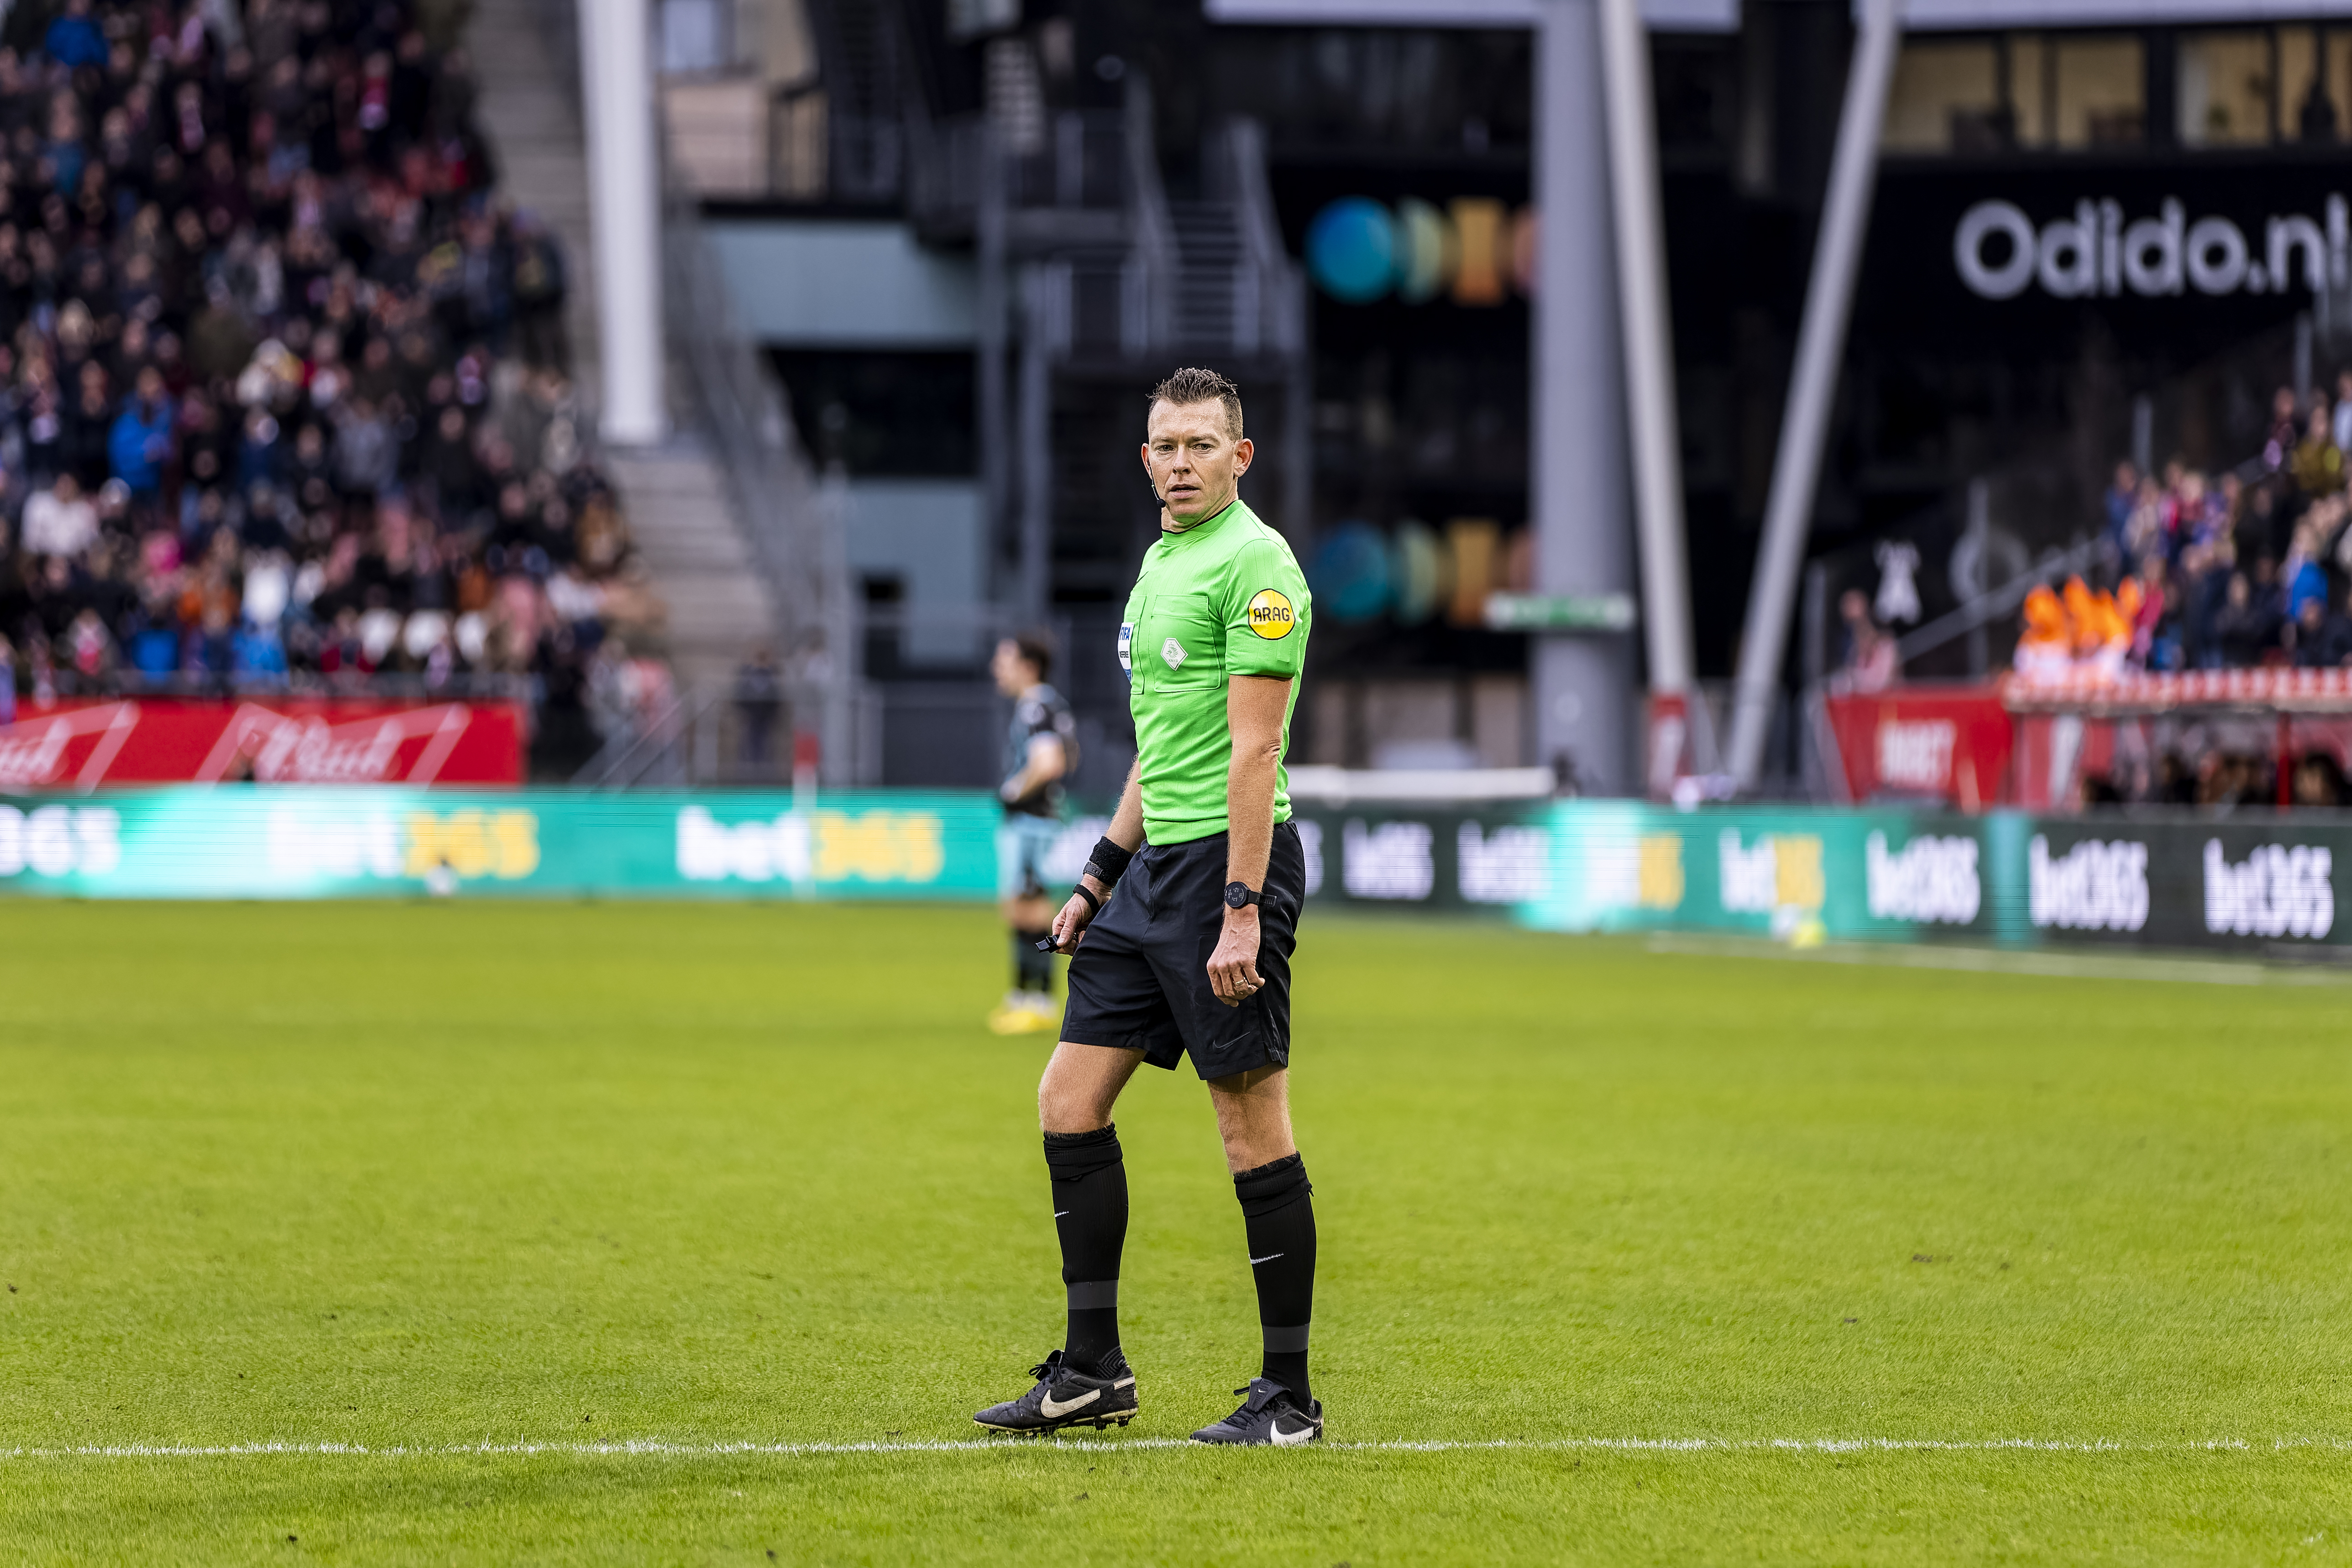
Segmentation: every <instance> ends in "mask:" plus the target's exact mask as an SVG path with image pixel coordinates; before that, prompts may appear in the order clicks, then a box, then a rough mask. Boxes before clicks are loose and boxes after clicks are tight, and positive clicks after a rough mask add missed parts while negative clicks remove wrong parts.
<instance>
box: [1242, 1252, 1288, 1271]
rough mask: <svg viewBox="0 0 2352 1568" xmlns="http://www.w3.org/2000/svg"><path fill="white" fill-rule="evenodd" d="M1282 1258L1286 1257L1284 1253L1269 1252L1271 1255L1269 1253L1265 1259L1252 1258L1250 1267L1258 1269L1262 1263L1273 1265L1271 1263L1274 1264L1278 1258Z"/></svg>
mask: <svg viewBox="0 0 2352 1568" xmlns="http://www.w3.org/2000/svg"><path fill="white" fill-rule="evenodd" d="M1282 1256H1284V1255H1283V1254H1282V1253H1279V1252H1269V1253H1267V1254H1266V1255H1265V1257H1264V1258H1251V1259H1250V1267H1251V1268H1256V1267H1257V1266H1258V1265H1259V1264H1261V1263H1271V1262H1273V1261H1274V1260H1275V1259H1276V1258H1280V1257H1282Z"/></svg>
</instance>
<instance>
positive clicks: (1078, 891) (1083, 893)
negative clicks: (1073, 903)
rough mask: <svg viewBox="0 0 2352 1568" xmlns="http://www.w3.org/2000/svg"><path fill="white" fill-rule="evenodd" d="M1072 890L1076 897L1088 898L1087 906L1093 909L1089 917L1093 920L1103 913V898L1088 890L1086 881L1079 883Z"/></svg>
mask: <svg viewBox="0 0 2352 1568" xmlns="http://www.w3.org/2000/svg"><path fill="white" fill-rule="evenodd" d="M1070 891H1071V893H1072V894H1074V895H1076V897H1078V898H1081V899H1084V900H1086V901H1087V909H1088V910H1091V911H1092V913H1090V914H1088V915H1087V919H1088V920H1092V919H1094V918H1095V916H1096V915H1098V914H1100V913H1102V900H1100V899H1097V898H1096V897H1095V896H1094V895H1093V894H1092V893H1090V892H1088V891H1087V885H1086V884H1085V883H1084V882H1080V883H1078V884H1077V885H1076V887H1073V888H1072V889H1070Z"/></svg>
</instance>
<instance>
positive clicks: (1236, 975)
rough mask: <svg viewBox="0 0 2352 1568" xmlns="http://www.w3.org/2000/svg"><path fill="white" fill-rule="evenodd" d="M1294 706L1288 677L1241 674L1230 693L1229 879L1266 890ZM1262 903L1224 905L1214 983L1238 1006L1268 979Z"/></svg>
mask: <svg viewBox="0 0 2352 1568" xmlns="http://www.w3.org/2000/svg"><path fill="white" fill-rule="evenodd" d="M1289 710H1290V682H1289V680H1288V679H1286V678H1285V679H1277V678H1276V677H1273V676H1265V675H1236V676H1234V678H1233V679H1232V681H1231V683H1230V685H1229V687H1228V689H1227V690H1226V693H1225V727H1226V728H1227V729H1229V730H1231V731H1233V736H1234V760H1233V763H1232V765H1231V766H1230V767H1229V768H1228V769H1227V771H1226V773H1225V829H1226V836H1225V880H1226V881H1227V882H1229V883H1231V882H1244V883H1247V884H1248V885H1249V886H1250V887H1251V888H1254V889H1256V890H1258V891H1259V892H1264V891H1265V863H1266V858H1267V856H1269V855H1270V854H1272V853H1273V850H1274V781H1275V775H1276V773H1277V771H1278V770H1279V769H1280V768H1281V766H1282V721H1283V719H1284V718H1285V717H1286V715H1287V714H1288V712H1289ZM1257 942H1258V920H1257V906H1256V905H1255V904H1246V905H1244V906H1243V907H1242V908H1240V909H1238V910H1236V909H1233V908H1230V907H1229V908H1227V909H1226V910H1225V927H1224V931H1223V934H1221V935H1220V936H1219V937H1218V938H1217V951H1216V952H1213V953H1212V954H1210V955H1209V988H1210V989H1211V990H1213V991H1214V992H1215V993H1216V994H1217V1000H1218V1001H1220V1002H1223V1004H1224V1005H1226V1006H1228V1007H1238V1006H1240V1005H1242V1003H1243V1002H1244V1000H1246V999H1247V998H1248V997H1249V996H1251V995H1252V994H1255V992H1256V990H1257V988H1258V987H1259V986H1260V985H1262V984H1265V982H1263V981H1262V980H1260V979H1259V978H1258V973H1257Z"/></svg>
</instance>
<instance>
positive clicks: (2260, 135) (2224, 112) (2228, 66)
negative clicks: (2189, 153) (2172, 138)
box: [2174, 32, 2271, 147]
mask: <svg viewBox="0 0 2352 1568" xmlns="http://www.w3.org/2000/svg"><path fill="white" fill-rule="evenodd" d="M2179 62H2180V65H2179V73H2180V74H2179V77H2178V79H2177V84H2178V85H2177V86H2176V87H2175V89H2174V93H2175V96H2176V98H2177V100H2178V101H2179V105H2180V140H2181V142H2182V144H2183V145H2185V146H2189V147H2244V146H2252V145H2256V144H2260V143H2265V142H2269V141H2270V139H2271V41H2270V36H2269V35H2268V34H2266V33H2256V32H2247V33H2191V34H2189V35H2188V36H2186V37H2183V38H2182V39H2181V40H2180V54H2179Z"/></svg>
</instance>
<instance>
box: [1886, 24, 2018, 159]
mask: <svg viewBox="0 0 2352 1568" xmlns="http://www.w3.org/2000/svg"><path fill="white" fill-rule="evenodd" d="M1999 111H2000V54H1999V50H1998V48H1997V47H1995V45H1994V43H1993V41H1992V40H1991V39H1990V38H1967V39H1958V40H1948V39H1934V40H1926V41H1920V42H1906V43H1905V44H1904V46H1903V53H1902V56H1901V58H1899V59H1897V60H1896V62H1895V84H1894V86H1893V88H1892V89H1890V90H1889V91H1888V93H1887V99H1886V129H1885V133H1884V134H1883V135H1882V136H1881V138H1880V145H1881V146H1883V147H1885V149H1886V150H1887V151H1888V152H1890V153H1948V152H1950V151H1952V143H1953V137H1954V133H1955V129H1956V127H1966V126H1968V125H1970V124H1974V123H1981V122H1983V121H1986V120H1988V119H1989V118H1990V117H1991V116H1993V115H1995V114H1997V113H1998V112H1999ZM1961 134H1963V135H1964V136H1965V134H1966V132H1965V130H1963V131H1962V132H1961Z"/></svg>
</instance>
